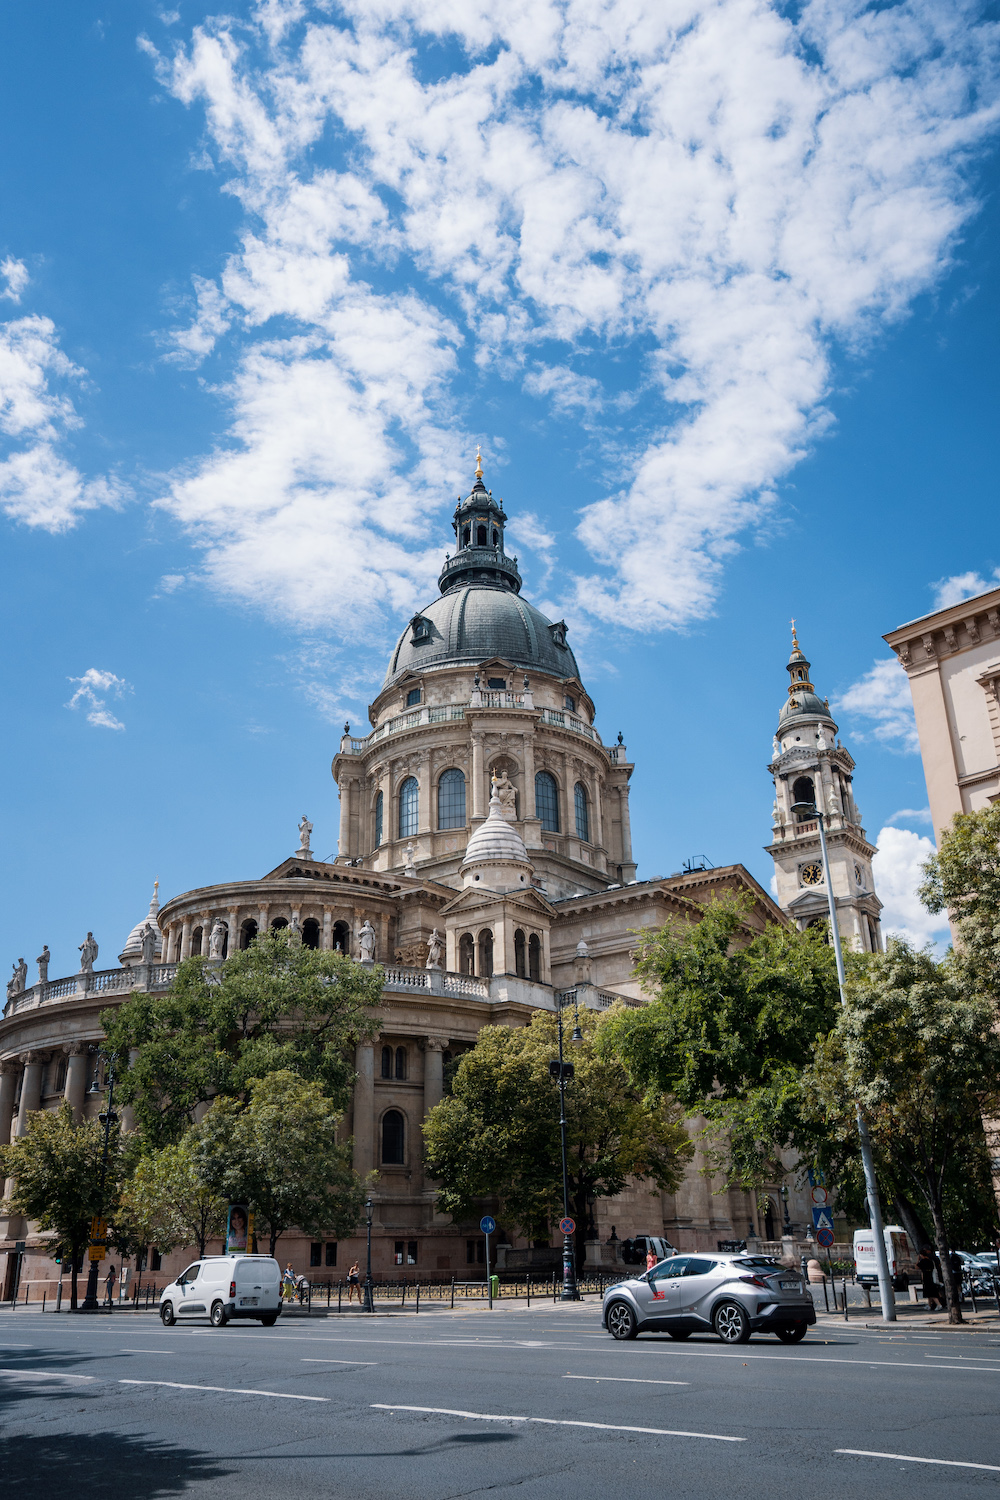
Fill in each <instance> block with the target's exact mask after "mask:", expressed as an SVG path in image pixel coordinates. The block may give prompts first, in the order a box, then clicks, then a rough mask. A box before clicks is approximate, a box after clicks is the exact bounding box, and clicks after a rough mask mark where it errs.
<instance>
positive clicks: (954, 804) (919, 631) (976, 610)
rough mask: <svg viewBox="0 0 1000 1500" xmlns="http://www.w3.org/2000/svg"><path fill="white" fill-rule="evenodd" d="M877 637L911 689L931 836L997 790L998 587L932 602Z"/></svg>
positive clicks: (991, 799)
mask: <svg viewBox="0 0 1000 1500" xmlns="http://www.w3.org/2000/svg"><path fill="white" fill-rule="evenodd" d="M883 639H884V640H885V641H886V642H887V644H888V645H890V646H891V647H892V649H893V651H895V653H896V655H897V656H898V657H899V660H900V662H901V663H902V665H903V667H904V669H905V671H906V675H907V677H908V678H909V679H910V692H911V694H912V697H913V710H914V713H915V715H916V720H917V734H918V735H919V738H920V755H921V758H922V759H923V763H924V777H925V779H926V782H927V797H928V801H929V804H930V810H931V820H932V822H933V825H934V836H935V838H936V839H937V840H940V837H941V832H942V830H943V829H945V828H947V827H948V825H949V823H950V822H951V820H952V817H953V815H954V814H955V813H967V812H974V811H976V810H977V809H978V808H982V807H988V806H989V805H990V803H992V802H996V800H997V798H998V797H1000V589H992V590H991V591H990V592H989V593H988V594H980V595H979V596H978V597H977V598H975V599H966V600H964V601H963V602H962V603H961V604H952V605H950V606H949V607H948V608H947V609H939V610H935V612H934V613H933V614H930V615H924V616H922V618H921V619H919V620H911V621H910V623H909V624H908V625H900V627H899V629H898V630H890V632H889V634H888V635H886V636H884V637H883Z"/></svg>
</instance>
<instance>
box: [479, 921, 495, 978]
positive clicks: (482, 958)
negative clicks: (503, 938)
mask: <svg viewBox="0 0 1000 1500" xmlns="http://www.w3.org/2000/svg"><path fill="white" fill-rule="evenodd" d="M479 972H480V974H481V975H482V976H483V978H484V979H489V977H490V975H491V974H492V973H493V931H492V929H491V928H489V927H484V928H483V930H482V932H481V933H480V934H479Z"/></svg>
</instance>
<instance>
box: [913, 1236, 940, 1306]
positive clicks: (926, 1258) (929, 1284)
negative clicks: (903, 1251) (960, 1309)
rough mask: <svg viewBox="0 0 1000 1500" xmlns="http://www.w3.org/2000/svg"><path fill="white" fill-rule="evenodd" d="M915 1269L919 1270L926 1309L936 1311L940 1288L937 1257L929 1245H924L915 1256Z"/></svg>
mask: <svg viewBox="0 0 1000 1500" xmlns="http://www.w3.org/2000/svg"><path fill="white" fill-rule="evenodd" d="M917 1270H918V1271H919V1272H920V1291H921V1294H922V1295H923V1296H924V1297H926V1298H927V1311H928V1312H937V1310H938V1307H939V1306H940V1305H941V1288H940V1287H939V1286H938V1284H937V1277H938V1275H939V1274H940V1271H939V1267H938V1258H937V1256H936V1255H935V1254H934V1252H933V1250H932V1249H931V1247H930V1245H925V1246H924V1247H923V1249H922V1250H921V1252H920V1254H919V1255H918V1256H917Z"/></svg>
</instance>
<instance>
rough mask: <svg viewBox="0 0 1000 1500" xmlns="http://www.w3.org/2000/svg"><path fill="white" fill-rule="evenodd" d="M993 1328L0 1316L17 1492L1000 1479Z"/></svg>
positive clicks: (795, 1485)
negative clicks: (680, 1339) (618, 1330)
mask: <svg viewBox="0 0 1000 1500" xmlns="http://www.w3.org/2000/svg"><path fill="white" fill-rule="evenodd" d="M998 1405H1000V1331H998V1330H996V1329H992V1328H983V1329H980V1330H977V1331H976V1332H971V1331H969V1332H965V1331H962V1332H949V1331H948V1330H946V1329H921V1330H916V1329H912V1330H900V1331H898V1332H896V1331H892V1332H889V1331H883V1330H882V1329H881V1328H878V1327H874V1328H861V1327H859V1326H857V1325H851V1326H850V1327H849V1328H845V1327H844V1326H843V1325H839V1326H833V1325H831V1326H824V1327H820V1328H818V1329H815V1330H812V1331H811V1332H810V1334H809V1336H808V1338H807V1339H806V1340H805V1341H804V1342H803V1343H802V1344H800V1345H797V1346H794V1347H785V1346H783V1345H780V1344H778V1342H777V1341H776V1340H775V1339H773V1338H764V1337H760V1338H754V1339H753V1340H752V1341H751V1342H750V1343H749V1344H747V1345H745V1346H741V1347H738V1348H727V1347H724V1346H723V1345H721V1344H720V1343H719V1342H718V1341H717V1340H714V1339H710V1338H707V1337H706V1338H704V1339H701V1338H692V1339H690V1340H689V1341H687V1342H686V1343H684V1344H679V1343H674V1342H672V1341H671V1340H670V1339H668V1338H667V1337H666V1336H665V1335H649V1336H646V1337H643V1338H640V1339H638V1340H637V1341H635V1342H634V1343H627V1344H616V1343H614V1342H613V1341H612V1340H611V1339H610V1338H609V1337H608V1335H607V1334H606V1333H605V1332H604V1331H603V1330H602V1329H601V1326H600V1308H599V1306H598V1305H597V1304H596V1302H594V1301H592V1300H588V1301H586V1302H585V1303H583V1304H581V1305H569V1306H561V1305H552V1304H540V1305H539V1306H538V1307H534V1306H533V1307H532V1308H531V1309H530V1310H527V1309H525V1308H524V1307H520V1308H512V1307H503V1306H501V1307H499V1308H497V1309H495V1310H494V1311H493V1312H492V1313H490V1312H489V1311H487V1310H486V1309H485V1308H483V1309H477V1310H475V1311H472V1310H466V1311H462V1312H457V1311H456V1312H455V1313H454V1314H448V1313H432V1314H430V1315H428V1314H421V1315H420V1316H419V1317H414V1316H412V1315H411V1316H405V1317H404V1316H396V1317H376V1318H374V1319H371V1320H362V1319H360V1318H357V1317H354V1318H352V1319H350V1320H347V1319H346V1318H345V1319H342V1320H340V1321H338V1320H337V1319H335V1318H330V1319H314V1320H311V1321H299V1322H293V1321H290V1320H289V1321H285V1322H279V1324H278V1326H277V1327H276V1328H274V1329H262V1328H261V1327H260V1326H259V1325H258V1324H245V1325H244V1324H230V1325H229V1326H228V1327H227V1328H224V1329H218V1330H216V1329H212V1328H210V1327H209V1326H208V1324H207V1323H202V1324H197V1323H195V1324H188V1325H186V1326H181V1325H178V1326H175V1327H174V1328H171V1329H164V1328H162V1327H161V1325H160V1323H159V1320H158V1319H157V1318H155V1317H154V1316H142V1315H129V1314H125V1315H120V1316H111V1317H80V1316H77V1317H73V1316H66V1315H60V1316H58V1317H57V1316H54V1315H52V1314H48V1315H46V1316H44V1317H43V1316H41V1315H39V1314H37V1313H32V1312H29V1311H21V1310H18V1311H16V1312H4V1313H3V1314H0V1410H2V1411H3V1416H4V1422H3V1429H2V1437H0V1473H2V1475H3V1478H4V1494H5V1496H9V1497H10V1500H36V1497H38V1500H41V1497H45V1500H51V1497H52V1496H53V1495H55V1494H64V1495H68V1496H71V1497H74V1500H88V1497H91V1496H93V1497H97V1496H100V1497H101V1500H152V1497H155V1496H170V1495H189V1494H190V1495H193V1496H197V1497H205V1500H216V1497H222V1496H226V1497H230V1496H234V1495H237V1494H238V1495H239V1496H240V1497H241V1500H257V1497H273V1496H279V1497H285V1496H294V1497H295V1500H312V1497H314V1496H315V1497H319V1496H324V1497H329V1496H345V1497H346V1496H350V1497H352V1500H367V1497H380V1500H382V1497H397V1496H399V1497H406V1500H425V1497H426V1500H452V1497H455V1500H457V1497H459V1496H473V1495H485V1494H489V1495H491V1496H494V1497H503V1496H507V1495H510V1496H517V1497H518V1500H570V1497H572V1500H608V1497H613V1496H619V1495H628V1496H629V1497H630V1500H631V1497H633V1496H638V1495H650V1496H659V1495H663V1494H671V1495H672V1494H681V1493H683V1495H684V1496H685V1497H701V1496H705V1497H716V1496H718V1497H723V1496H724V1497H726V1500H732V1497H734V1496H736V1497H743V1496H749V1495H761V1494H765V1495H766V1494H771V1493H773V1492H774V1491H775V1489H776V1488H777V1489H780V1490H781V1491H782V1492H783V1493H784V1492H789V1493H792V1494H796V1495H798V1494H810V1495H815V1494H830V1493H835V1494H836V1495H837V1496H838V1500H839V1497H842V1496H845V1495H847V1496H854V1495H857V1496H858V1497H859V1500H860V1497H862V1496H864V1497H866V1500H867V1497H870V1496H871V1495H872V1494H873V1493H878V1494H879V1495H880V1496H887V1495H889V1496H895V1495H899V1496H901V1497H902V1496H906V1497H909V1500H912V1497H913V1496H920V1495H924V1494H928V1495H929V1494H931V1493H932V1492H934V1493H938V1492H940V1491H941V1489H942V1487H945V1488H946V1490H947V1492H948V1493H949V1494H951V1495H955V1496H962V1495H965V1494H969V1495H972V1494H977V1495H978V1494H982V1493H983V1492H984V1491H985V1492H990V1491H992V1492H1000V1431H998V1421H997V1411H998Z"/></svg>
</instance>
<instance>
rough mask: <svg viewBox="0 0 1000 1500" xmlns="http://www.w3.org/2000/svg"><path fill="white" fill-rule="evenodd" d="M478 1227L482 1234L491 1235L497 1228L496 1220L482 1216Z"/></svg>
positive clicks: (486, 1215)
mask: <svg viewBox="0 0 1000 1500" xmlns="http://www.w3.org/2000/svg"><path fill="white" fill-rule="evenodd" d="M479 1227H480V1229H481V1230H482V1231H483V1233H484V1234H492V1233H493V1231H494V1229H496V1227H497V1221H496V1219H491V1218H490V1216H489V1214H483V1217H482V1218H481V1219H480V1221H479Z"/></svg>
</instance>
